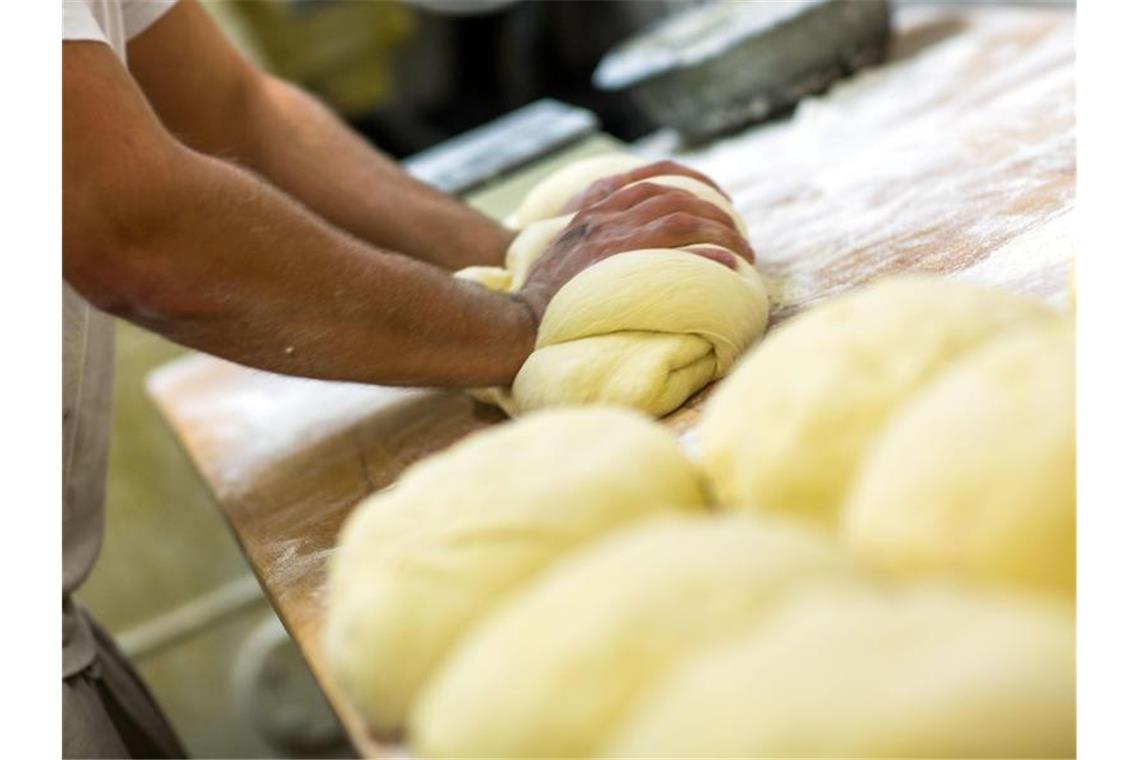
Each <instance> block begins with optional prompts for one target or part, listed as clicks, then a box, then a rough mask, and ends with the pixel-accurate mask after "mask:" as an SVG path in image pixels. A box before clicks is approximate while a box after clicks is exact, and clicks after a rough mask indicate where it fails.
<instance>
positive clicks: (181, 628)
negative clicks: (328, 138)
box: [79, 0, 704, 757]
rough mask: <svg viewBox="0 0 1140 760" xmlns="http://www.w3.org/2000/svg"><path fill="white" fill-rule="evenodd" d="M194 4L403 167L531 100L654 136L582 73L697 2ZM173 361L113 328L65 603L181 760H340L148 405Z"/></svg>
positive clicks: (303, 676)
mask: <svg viewBox="0 0 1140 760" xmlns="http://www.w3.org/2000/svg"><path fill="white" fill-rule="evenodd" d="M202 4H203V6H204V7H206V8H207V9H208V10H209V11H210V12H211V13H212V14H213V15H214V16H215V18H216V19H217V21H218V22H219V24H220V25H221V26H222V27H223V29H224V30H225V31H226V33H227V34H228V35H229V36H230V37H231V38H232V39H233V40H234V41H235V43H236V44H237V45H238V47H239V48H241V49H242V50H243V51H244V52H245V54H246V55H247V56H249V57H250V58H251V59H253V60H255V61H257V62H259V63H260V64H261V65H262V66H263V67H264V68H266V69H267V70H269V71H271V72H273V73H276V74H277V75H279V76H282V77H284V78H286V79H289V80H292V81H294V82H296V83H298V84H299V85H301V86H303V87H304V88H306V89H307V90H309V91H310V92H312V93H314V94H315V95H317V96H318V97H320V98H321V99H322V100H323V101H324V102H325V103H327V104H328V105H329V106H330V107H331V108H333V109H334V110H335V111H336V112H338V113H339V114H340V115H341V116H342V117H343V118H344V119H345V120H346V121H348V122H349V123H350V124H352V125H353V126H354V127H355V128H356V129H357V130H358V131H359V132H360V133H361V134H362V135H364V136H365V137H367V139H369V140H370V141H371V142H372V143H374V144H375V145H376V146H377V147H378V148H380V149H381V150H383V151H385V152H387V153H389V154H390V155H392V156H394V157H396V158H406V157H408V156H410V155H412V154H416V153H418V152H420V151H424V150H426V149H428V148H431V147H432V146H435V145H437V144H439V143H441V142H443V141H446V140H448V139H449V138H451V137H454V136H455V135H458V134H460V133H462V132H464V131H466V130H470V129H472V128H475V127H478V126H480V125H484V124H486V123H488V122H490V121H492V120H494V119H495V118H497V117H499V116H502V115H504V114H507V113H509V112H511V111H514V110H515V109H518V108H520V107H523V106H526V105H527V104H530V103H532V102H534V101H536V100H539V99H543V98H552V99H556V100H559V101H562V102H564V103H567V104H570V105H573V106H578V107H581V108H584V109H587V110H588V111H589V112H591V113H593V114H594V115H595V116H596V119H597V123H596V125H595V126H596V127H597V128H598V129H599V130H600V132H601V133H605V135H609V136H610V137H606V136H604V135H601V134H598V135H597V138H596V139H597V140H600V141H602V142H601V144H612V138H616V139H617V140H620V141H623V142H633V141H637V140H641V139H644V138H647V137H652V136H653V135H654V134H655V133H657V132H658V131H659V128H660V126H661V125H660V124H658V123H656V122H655V121H654V120H653V119H652V118H651V117H650V116H648V115H647V113H646V112H645V111H643V110H641V109H639V108H638V107H636V105H635V104H634V103H633V102H632V101H631V99H630V98H629V96H628V94H623V93H621V92H604V91H601V90H599V89H597V88H595V87H594V86H593V85H592V84H591V78H592V77H593V75H594V72H595V69H596V68H597V67H598V63H599V61H600V60H601V59H602V57H603V55H604V54H605V53H606V52H607V51H610V50H611V49H613V48H614V47H615V46H616V45H618V44H619V43H620V42H622V41H623V40H626V39H628V38H630V37H631V36H633V35H636V34H637V33H638V32H640V31H643V30H645V28H646V27H647V26H648V25H650V24H652V23H653V22H655V21H658V20H661V19H664V18H667V17H670V16H673V15H676V14H678V13H682V12H684V11H685V10H686V9H688V8H691V7H692V6H696V5H702V4H704V3H702V2H701V0H611V1H609V2H584V1H582V0H545V1H542V2H539V1H537V0H414V1H408V2H402V1H398V0H371V1H361V0H203V2H202ZM493 201H494V204H498V205H500V206H501V207H502V208H509V207H511V206H512V205H513V202H512V201H511V199H507V198H505V197H504V198H495V199H493ZM490 203H491V202H490V201H488V204H490ZM494 204H492V205H494ZM492 205H485V206H481V207H485V208H486V209H488V210H494V209H493V208H492ZM182 353H184V349H181V348H180V347H178V346H175V345H173V344H171V343H168V342H166V341H164V340H163V339H161V338H159V337H157V336H155V335H153V334H150V333H147V332H144V331H142V330H140V329H138V328H135V327H133V326H131V325H128V324H126V323H120V324H119V327H118V354H117V362H118V368H117V370H118V374H117V380H116V382H117V386H116V396H115V418H114V427H113V431H112V438H111V463H110V477H109V482H108V492H107V534H106V538H105V544H104V551H103V554H102V556H101V558H100V560H99V562H98V564H97V565H96V567H95V571H94V573H93V575H92V577H91V578H90V580H89V581H88V582H87V584H86V585H85V586H84V587H83V588H82V590H81V592H80V594H79V596H80V598H81V599H82V601H83V602H84V603H85V604H86V605H87V606H88V607H89V608H90V609H92V611H93V612H94V613H95V615H96V616H97V617H99V618H100V619H101V620H102V621H103V622H104V624H105V625H106V626H107V627H108V628H109V629H110V630H111V631H112V632H113V633H114V634H115V635H116V637H118V639H119V641H120V643H121V645H122V646H123V648H124V649H125V650H126V652H127V653H128V654H129V655H130V656H131V657H132V658H133V659H134V660H135V662H136V663H137V664H138V666H139V668H140V670H141V671H142V673H143V675H144V676H145V677H146V679H147V681H148V683H149V684H150V685H151V686H152V688H153V690H154V691H155V694H156V697H157V698H158V700H159V702H160V703H161V704H162V706H163V707H164V708H165V709H166V711H167V713H168V714H169V715H170V717H171V719H172V720H173V722H174V724H175V726H176V728H177V729H178V731H179V732H180V734H181V735H182V737H183V740H184V741H185V742H186V744H187V745H188V748H189V750H190V751H191V753H192V754H194V755H197V756H204V757H347V756H351V754H352V753H351V750H350V748H349V746H348V744H347V741H346V739H345V738H344V736H343V735H342V734H341V732H340V729H339V727H338V725H337V723H336V721H335V719H334V718H333V716H332V715H331V712H330V711H329V710H328V708H327V706H326V705H325V704H324V701H323V698H322V697H321V696H320V693H319V691H318V689H317V688H316V685H315V684H314V683H313V681H312V679H311V676H310V675H309V673H308V671H307V669H306V667H305V665H304V664H303V662H302V661H301V659H300V656H299V654H298V653H297V652H296V650H295V649H294V647H293V646H292V644H291V643H290V641H289V638H288V636H287V635H286V634H285V632H284V631H283V629H282V628H281V626H280V624H279V623H278V622H277V618H276V616H275V615H274V613H273V611H272V610H271V609H270V607H269V605H268V603H267V602H266V601H265V598H264V596H263V595H262V593H261V590H260V588H259V586H258V584H257V582H256V580H255V579H254V578H253V577H252V575H251V573H250V571H249V567H248V565H247V563H246V561H245V559H244V557H243V556H242V554H241V552H240V550H239V549H238V547H237V545H236V543H235V541H234V539H233V537H232V536H231V534H230V533H229V531H228V529H227V527H226V524H225V522H224V521H223V519H222V518H221V516H220V514H219V513H218V511H217V509H216V507H215V506H214V504H213V500H212V498H211V497H210V495H209V493H208V492H207V490H206V488H205V486H204V485H203V484H202V483H201V482H200V481H199V480H198V478H197V475H196V474H195V473H194V471H193V469H192V466H191V465H190V463H189V462H188V461H187V459H186V457H185V455H184V454H183V452H182V450H181V449H180V448H179V446H178V444H177V443H176V441H175V439H174V437H173V435H172V434H171V433H170V431H169V430H168V428H167V427H166V426H165V424H164V423H163V421H162V420H161V419H160V418H159V416H158V413H157V412H156V411H155V409H154V407H153V405H152V403H151V402H150V400H149V398H148V397H147V395H146V392H145V387H144V385H145V376H146V374H147V373H148V372H149V371H150V370H152V369H154V368H155V367H157V366H158V365H160V364H162V363H164V362H166V361H168V360H170V359H173V358H175V357H177V356H179V355H181V354H182Z"/></svg>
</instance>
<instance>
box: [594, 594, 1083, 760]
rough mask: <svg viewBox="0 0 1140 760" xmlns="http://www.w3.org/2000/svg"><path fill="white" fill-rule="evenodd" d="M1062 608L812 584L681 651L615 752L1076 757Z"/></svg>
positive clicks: (1071, 661) (1014, 599) (1067, 628)
mask: <svg viewBox="0 0 1140 760" xmlns="http://www.w3.org/2000/svg"><path fill="white" fill-rule="evenodd" d="M1074 666H1075V636H1074V625H1073V620H1072V618H1071V617H1070V616H1069V615H1068V614H1067V612H1066V610H1065V609H1064V608H1063V606H1061V605H1057V606H1054V605H1051V604H1049V603H1047V602H1045V601H1042V600H1040V599H1031V598H1023V597H1018V596H1012V595H1011V596H1000V595H983V594H970V593H966V592H964V591H961V590H957V591H955V590H952V589H937V588H925V589H915V590H910V591H907V592H903V593H901V594H898V593H897V592H895V593H874V592H870V591H864V592H861V593H856V592H854V591H852V590H850V589H849V590H846V591H834V592H823V593H819V594H808V595H805V596H804V597H801V598H800V599H798V600H796V601H795V602H794V603H792V604H790V605H788V606H787V607H785V608H784V609H782V610H781V611H779V612H778V613H774V614H772V615H770V616H767V617H765V618H764V619H763V620H762V621H761V622H760V623H759V624H758V625H757V627H756V628H755V629H754V630H753V632H752V633H750V634H746V635H745V636H744V637H742V638H740V639H738V640H736V641H734V642H732V643H730V644H728V645H725V646H722V647H718V648H715V649H712V650H710V651H708V652H706V653H705V654H702V655H698V656H696V657H694V658H691V659H690V660H688V661H686V662H683V663H682V664H681V665H680V666H679V667H678V668H676V669H675V670H674V671H673V672H672V673H670V674H669V675H668V676H666V677H664V678H663V679H662V680H661V681H660V682H659V685H658V687H657V688H655V689H653V690H652V691H651V693H650V694H649V695H648V696H647V697H646V699H645V700H644V701H643V702H642V703H641V704H640V705H639V706H638V707H637V708H636V709H635V711H634V715H633V717H632V718H631V720H630V721H629V722H628V723H627V724H626V726H625V727H624V729H623V730H622V731H621V732H620V733H619V735H618V736H617V738H616V739H615V740H614V741H613V743H612V744H611V745H610V746H609V748H608V751H609V754H610V756H612V757H670V758H673V757H785V758H786V757H868V758H869V757H876V758H887V757H907V758H915V757H939V758H949V757H955V758H967V757H985V758H994V757H1008V758H1012V757H1073V755H1074V752H1075V750H1076V746H1075V708H1076V700H1075V693H1074V692H1075V675H1076V674H1075V667H1074Z"/></svg>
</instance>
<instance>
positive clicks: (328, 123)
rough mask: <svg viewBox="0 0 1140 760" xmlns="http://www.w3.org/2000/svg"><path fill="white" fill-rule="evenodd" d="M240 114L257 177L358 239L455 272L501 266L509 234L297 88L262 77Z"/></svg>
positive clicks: (245, 152) (246, 154) (247, 157)
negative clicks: (424, 179) (419, 178)
mask: <svg viewBox="0 0 1140 760" xmlns="http://www.w3.org/2000/svg"><path fill="white" fill-rule="evenodd" d="M254 89H255V90H256V92H255V94H254V95H252V96H251V97H250V99H249V103H248V106H247V109H246V111H247V112H246V113H245V115H244V116H243V117H242V122H243V124H244V127H243V128H244V129H245V130H246V134H245V135H244V138H243V141H242V142H243V144H242V149H241V151H242V155H241V156H240V158H241V159H242V160H243V161H245V162H247V163H248V164H249V165H250V166H251V167H252V168H254V169H255V170H256V171H257V172H258V173H260V174H261V175H263V176H264V177H265V178H266V179H268V180H269V181H270V182H272V183H273V184H275V185H276V186H278V187H280V188H281V189H282V190H284V191H285V192H286V193H288V194H290V195H292V196H293V197H295V198H297V199H298V200H300V201H301V202H302V203H304V204H305V205H306V206H308V207H309V208H310V209H312V210H313V211H314V212H315V213H317V214H318V215H320V216H321V217H323V218H325V219H327V220H328V221H330V222H332V223H333V224H335V225H337V226H338V227H341V228H342V229H345V230H348V231H349V232H351V233H352V234H354V235H356V236H357V237H359V238H361V239H363V240H365V241H367V242H369V243H372V244H373V245H377V246H380V247H383V248H388V249H391V250H397V251H401V252H403V253H406V254H407V255H409V256H413V257H415V258H417V259H420V260H422V261H427V262H430V263H432V264H436V265H438V266H441V267H444V268H446V269H453V270H454V269H460V268H462V267H465V266H470V265H473V264H499V263H501V262H502V256H503V252H504V251H505V249H506V246H507V243H508V242H509V240H510V237H511V236H510V233H509V232H508V231H507V230H505V229H504V228H503V227H502V226H500V225H499V224H498V223H496V222H495V221H493V220H491V219H489V218H487V217H486V216H484V215H482V214H480V213H479V212H477V211H475V210H474V209H472V208H470V207H468V206H466V205H464V204H463V203H460V202H459V201H457V200H455V199H453V198H451V197H450V196H447V195H445V194H443V193H441V192H439V191H437V190H435V189H434V188H431V187H429V186H427V185H424V184H423V183H421V182H419V181H417V180H415V179H413V178H412V177H410V176H408V175H407V174H406V173H405V172H404V171H403V170H402V169H401V168H400V166H399V165H398V164H396V163H395V162H393V161H392V160H390V159H389V158H387V157H386V156H384V155H382V154H381V153H379V152H377V151H376V150H374V149H373V148H372V147H371V146H369V145H368V144H367V143H366V142H365V141H364V140H363V139H361V138H360V137H359V136H357V135H356V134H354V133H353V132H352V131H351V130H349V129H348V128H347V127H346V126H345V125H344V124H342V123H341V122H340V120H339V119H337V117H335V116H334V115H333V114H332V113H330V112H329V111H328V110H327V109H326V108H324V107H323V106H322V105H320V104H319V103H318V102H317V101H316V100H315V99H313V98H312V97H311V96H309V95H307V94H305V93H303V92H302V91H300V90H299V89H297V88H296V87H293V86H292V85H289V84H287V83H284V82H282V81H280V80H276V79H273V78H270V77H262V78H261V79H260V81H259V84H258V86H257V87H256V88H254Z"/></svg>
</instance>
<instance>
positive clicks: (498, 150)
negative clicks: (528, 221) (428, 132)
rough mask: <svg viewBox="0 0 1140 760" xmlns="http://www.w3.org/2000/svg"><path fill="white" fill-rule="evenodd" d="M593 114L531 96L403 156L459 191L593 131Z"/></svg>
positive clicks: (410, 166) (415, 171)
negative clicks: (502, 113) (504, 111)
mask: <svg viewBox="0 0 1140 760" xmlns="http://www.w3.org/2000/svg"><path fill="white" fill-rule="evenodd" d="M597 128H598V118H597V117H596V116H595V115H594V114H593V113H591V112H590V111H587V110H585V109H584V108H575V107H574V106H570V105H567V104H565V103H561V102H559V101H557V100H550V99H543V100H537V101H535V102H534V103H531V104H530V105H528V106H524V107H523V108H520V109H518V110H517V111H513V112H511V113H509V114H507V115H506V116H502V117H500V118H498V119H495V120H494V121H492V122H490V123H489V124H485V125H483V126H481V127H478V128H476V129H473V130H471V131H470V132H465V133H464V134H461V135H459V136H457V137H453V138H451V139H450V140H447V141H446V142H444V143H441V144H439V145H436V146H434V147H432V148H429V149H427V150H425V151H422V152H420V153H417V154H416V155H414V156H411V157H410V158H408V159H406V160H405V161H404V168H405V169H406V170H407V171H408V173H409V174H411V175H412V176H413V177H416V178H417V179H420V180H423V181H424V182H427V183H428V184H429V185H433V186H435V187H437V188H439V189H440V190H443V191H444V192H447V193H452V194H458V193H465V192H468V191H470V190H473V189H475V188H476V187H478V186H480V185H483V184H485V183H487V182H489V181H491V180H493V179H495V178H497V177H500V176H503V175H504V174H506V173H507V172H510V171H512V170H513V169H517V168H519V167H521V166H524V165H526V164H529V163H531V162H533V161H535V160H537V159H539V158H542V157H543V156H546V155H549V154H550V153H552V152H554V151H555V150H557V149H558V148H561V147H564V146H566V145H569V144H570V143H572V142H576V141H577V140H579V139H581V138H583V137H585V136H586V135H588V134H591V133H592V132H594V131H596V130H597Z"/></svg>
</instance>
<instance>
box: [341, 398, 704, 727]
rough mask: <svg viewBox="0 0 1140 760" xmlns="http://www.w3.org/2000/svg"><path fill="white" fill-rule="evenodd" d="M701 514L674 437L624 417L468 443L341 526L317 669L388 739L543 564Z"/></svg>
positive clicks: (618, 412) (574, 421) (552, 422)
mask: <svg viewBox="0 0 1140 760" xmlns="http://www.w3.org/2000/svg"><path fill="white" fill-rule="evenodd" d="M704 504H705V499H704V496H703V494H702V491H701V483H700V479H699V473H697V472H696V471H695V469H694V467H693V466H692V465H691V464H690V463H689V462H688V460H687V459H686V458H685V456H684V454H683V452H682V450H681V448H680V445H679V444H678V442H677V440H676V438H674V437H673V435H672V434H670V433H669V431H667V430H665V429H663V428H659V427H657V426H655V425H654V424H652V422H651V421H650V420H649V419H648V418H646V417H644V416H642V415H639V414H636V413H634V412H631V411H627V410H622V409H616V408H595V409H589V410H584V409H580V410H558V411H549V412H543V413H540V414H536V415H533V416H530V417H528V418H527V419H525V420H522V421H519V422H514V423H510V424H507V425H502V426H498V427H495V428H494V429H491V430H489V431H484V432H481V433H477V434H475V435H472V436H470V437H469V438H467V439H464V440H463V441H461V442H460V443H458V444H456V445H455V446H453V447H452V448H450V449H448V450H447V451H445V452H443V453H442V454H439V455H436V456H434V457H431V458H429V459H426V460H423V461H422V462H420V463H418V464H416V465H415V466H414V467H412V468H410V469H409V470H408V471H407V472H406V473H405V474H404V475H403V477H401V479H400V480H399V481H398V482H397V483H396V484H395V485H394V486H393V487H391V488H389V489H387V490H385V491H382V492H380V493H378V494H376V495H375V496H372V497H370V498H369V499H367V500H366V501H365V502H363V503H362V504H361V505H360V506H359V507H358V508H357V509H356V511H355V512H354V513H353V514H352V516H351V517H350V518H349V520H348V523H347V525H346V526H345V528H344V530H343V532H342V535H341V537H340V545H339V548H338V550H337V553H336V554H335V556H334V557H333V560H332V570H331V578H330V586H329V608H328V617H327V621H326V628H325V631H324V650H325V653H326V656H327V658H328V664H329V667H330V668H331V670H332V673H333V675H334V676H335V678H336V679H337V681H338V683H339V684H340V685H341V686H342V687H343V688H344V689H345V690H346V692H347V693H348V694H349V696H350V697H351V698H352V700H353V702H354V703H355V704H356V705H357V707H358V708H359V709H360V711H361V712H362V713H363V714H364V716H365V717H366V718H367V719H368V721H369V722H370V723H371V724H372V726H373V727H374V728H375V729H377V730H378V731H380V732H382V733H385V732H390V731H392V730H394V729H396V728H397V727H399V726H400V725H401V724H402V723H403V721H404V719H405V714H406V712H407V710H408V707H409V706H410V704H411V702H412V699H413V697H414V696H415V694H416V692H417V691H418V690H419V689H420V688H421V687H422V686H423V685H424V684H425V683H427V680H428V679H429V678H430V677H431V675H432V673H433V672H434V671H435V669H436V666H437V664H438V663H439V661H440V660H441V658H443V657H444V655H446V654H447V652H448V650H449V649H450V647H451V646H452V645H453V644H454V643H455V642H456V641H457V640H458V639H459V637H460V636H461V635H462V634H463V633H464V631H466V630H467V628H468V627H469V626H470V625H472V624H473V623H474V622H475V621H476V620H478V619H479V617H480V616H481V615H483V614H484V613H485V612H487V611H488V610H489V609H491V608H492V607H493V606H494V605H495V604H496V603H497V602H499V601H500V599H502V598H504V597H505V596H506V595H507V594H508V593H510V592H512V591H514V590H515V589H517V588H519V587H520V586H521V585H522V584H524V583H525V582H527V581H528V580H529V579H530V578H531V577H532V576H534V575H535V574H536V573H538V572H539V571H541V570H542V569H543V568H545V567H546V566H547V565H548V564H550V563H551V562H552V561H554V560H555V559H557V558H559V557H560V556H562V555H563V554H565V553H567V552H569V551H570V550H572V549H574V548H576V547H578V546H580V545H582V544H584V543H585V542H587V541H589V540H591V539H593V538H595V537H597V536H599V535H601V534H603V533H605V532H607V531H609V530H611V529H613V528H616V527H617V526H619V525H622V524H624V523H628V522H630V521H632V520H636V519H639V518H642V517H646V516H649V515H657V514H666V513H670V512H677V511H699V510H702V509H703V508H704Z"/></svg>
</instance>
